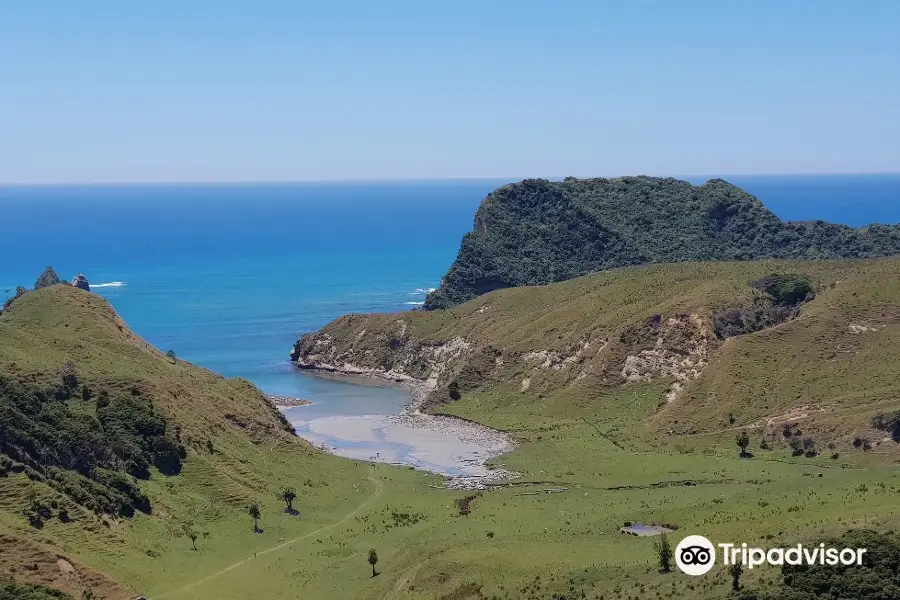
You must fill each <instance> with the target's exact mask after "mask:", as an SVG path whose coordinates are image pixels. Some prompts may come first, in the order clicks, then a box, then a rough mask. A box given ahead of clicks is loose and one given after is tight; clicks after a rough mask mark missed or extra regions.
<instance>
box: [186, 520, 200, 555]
mask: <svg viewBox="0 0 900 600" xmlns="http://www.w3.org/2000/svg"><path fill="white" fill-rule="evenodd" d="M181 530H182V532H183V533H184V536H185V537H186V538H188V539H190V540H191V548H192V549H193V550H196V549H197V540H198V539H199V538H200V533H199V532H198V531H197V530H196V529H194V524H193V523H191V522H188V523H185V524H184V525H182V526H181Z"/></svg>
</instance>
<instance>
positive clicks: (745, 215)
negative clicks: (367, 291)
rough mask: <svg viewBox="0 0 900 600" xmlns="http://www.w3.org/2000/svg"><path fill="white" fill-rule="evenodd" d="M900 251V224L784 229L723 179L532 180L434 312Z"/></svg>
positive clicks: (463, 250) (487, 225) (502, 203)
mask: <svg viewBox="0 0 900 600" xmlns="http://www.w3.org/2000/svg"><path fill="white" fill-rule="evenodd" d="M898 252H900V226H887V225H871V226H869V227H863V228H859V229H854V228H852V227H848V226H845V225H836V224H832V223H825V222H823V221H814V222H783V221H782V220H781V219H779V218H778V217H777V216H776V215H775V214H773V213H772V212H770V211H769V210H768V209H767V208H766V207H765V206H763V204H762V203H761V202H760V201H759V200H758V199H756V198H755V197H753V196H751V195H750V194H748V193H746V192H744V191H743V190H741V189H740V188H738V187H735V186H734V185H731V184H730V183H728V182H727V181H723V180H721V179H713V180H711V181H709V182H707V183H705V184H704V185H700V186H693V185H691V184H690V183H688V182H686V181H679V180H677V179H672V178H668V179H661V178H655V177H623V178H620V179H574V178H567V179H566V180H565V181H561V182H551V181H547V180H543V179H526V180H525V181H522V182H520V183H515V184H511V185H506V186H503V187H501V188H499V189H498V190H496V191H494V192H492V193H491V194H490V195H488V197H487V198H485V200H484V201H483V202H482V203H481V206H480V207H479V208H478V211H477V213H476V214H475V224H474V229H473V231H471V232H470V233H467V234H466V235H465V236H464V237H463V240H462V244H461V246H460V249H459V254H458V255H457V258H456V260H455V261H454V263H453V265H452V266H451V267H450V269H449V271H448V272H447V274H446V275H445V276H444V279H443V280H442V282H441V286H440V288H439V289H438V290H436V291H435V292H433V293H432V294H430V295H429V297H428V299H427V301H426V304H425V307H426V308H429V309H436V308H446V307H449V306H453V305H456V304H459V303H461V302H465V301H466V300H469V299H471V298H473V297H475V296H478V295H480V294H484V293H486V292H489V291H491V290H493V289H497V288H503V287H517V286H523V285H540V284H546V283H553V282H556V281H564V280H566V279H572V278H574V277H578V276H581V275H585V274H587V273H591V272H595V271H602V270H604V269H612V268H618V267H624V266H629V265H636V264H643V263H658V262H681V261H701V260H753V259H764V258H781V259H829V258H832V259H833V258H867V257H878V256H888V255H892V254H897V253H898Z"/></svg>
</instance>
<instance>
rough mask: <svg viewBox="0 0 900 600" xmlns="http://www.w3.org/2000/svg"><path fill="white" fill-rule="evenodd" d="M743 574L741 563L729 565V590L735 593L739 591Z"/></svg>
mask: <svg viewBox="0 0 900 600" xmlns="http://www.w3.org/2000/svg"><path fill="white" fill-rule="evenodd" d="M743 573H744V569H743V567H741V563H739V562H736V563H734V564H733V565H731V589H733V590H734V591H736V592H739V591H741V575H742V574H743Z"/></svg>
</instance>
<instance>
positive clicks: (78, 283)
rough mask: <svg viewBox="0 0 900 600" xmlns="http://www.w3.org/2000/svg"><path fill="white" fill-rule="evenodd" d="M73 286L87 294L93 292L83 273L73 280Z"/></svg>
mask: <svg viewBox="0 0 900 600" xmlns="http://www.w3.org/2000/svg"><path fill="white" fill-rule="evenodd" d="M72 285H73V286H75V287H77V288H79V289H82V290H84V291H86V292H89V291H91V286H90V284H89V283H88V280H87V277H85V276H84V274H82V273H79V274H78V275H76V276H75V278H74V279H73V280H72Z"/></svg>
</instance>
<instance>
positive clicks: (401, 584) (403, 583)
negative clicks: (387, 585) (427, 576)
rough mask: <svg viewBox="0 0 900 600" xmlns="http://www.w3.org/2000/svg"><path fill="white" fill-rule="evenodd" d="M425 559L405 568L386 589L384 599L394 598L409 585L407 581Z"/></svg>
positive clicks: (413, 575) (422, 564)
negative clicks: (389, 587) (387, 589)
mask: <svg viewBox="0 0 900 600" xmlns="http://www.w3.org/2000/svg"><path fill="white" fill-rule="evenodd" d="M426 562H427V560H423V561H421V562H418V563H416V564H415V565H413V566H412V567H410V568H409V569H407V570H406V571H405V572H404V573H402V574H401V575H400V577H398V578H397V581H396V582H395V583H394V585H393V586H392V587H391V589H390V590H389V591H388V593H387V595H385V597H384V600H394V599H395V598H397V596H398V595H399V594H400V593H401V592H402V591H403V589H404V588H405V587H407V586H408V585H409V582H410V581H412V579H413V578H414V577H415V576H416V573H418V572H419V569H421V568H422V567H423V566H424V565H425V563H426Z"/></svg>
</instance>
